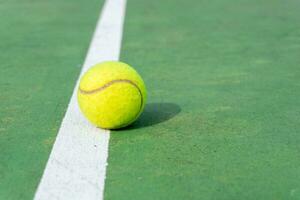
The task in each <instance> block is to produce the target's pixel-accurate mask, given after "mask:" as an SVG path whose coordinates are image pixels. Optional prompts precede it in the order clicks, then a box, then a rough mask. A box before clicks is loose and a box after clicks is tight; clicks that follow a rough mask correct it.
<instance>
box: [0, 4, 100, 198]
mask: <svg viewBox="0 0 300 200" xmlns="http://www.w3.org/2000/svg"><path fill="white" fill-rule="evenodd" d="M101 4H102V1H101V0H91V1H89V3H86V1H85V0H72V1H61V0H51V1H49V0H38V1H31V0H21V1H19V0H9V1H5V0H0V25H1V28H0V40H1V42H0V52H1V53H0V61H1V64H0V199H1V200H2V199H7V200H15V199H16V200H20V199H22V200H26V199H32V198H33V195H34V193H35V190H36V187H37V185H38V183H39V180H40V178H41V176H42V173H43V171H44V167H45V165H46V162H47V160H48V158H49V154H50V151H51V148H52V145H53V142H54V140H55V137H56V134H57V131H58V128H59V126H60V124H61V121H62V118H63V116H64V112H65V110H66V108H67V105H68V102H69V100H70V96H71V94H72V90H73V88H74V84H75V82H76V79H77V78H78V74H79V72H80V69H81V67H82V64H83V61H84V57H85V55H86V52H87V49H88V46H89V43H90V40H91V37H92V34H93V31H94V28H95V25H96V22H97V17H98V15H99V10H100V8H101V6H102V5H101Z"/></svg>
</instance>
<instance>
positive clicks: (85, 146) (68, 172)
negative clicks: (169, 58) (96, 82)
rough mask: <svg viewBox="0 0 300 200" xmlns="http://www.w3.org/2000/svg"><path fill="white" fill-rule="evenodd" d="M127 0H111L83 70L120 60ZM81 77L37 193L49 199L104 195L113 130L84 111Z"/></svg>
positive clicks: (93, 198)
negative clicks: (95, 122)
mask: <svg viewBox="0 0 300 200" xmlns="http://www.w3.org/2000/svg"><path fill="white" fill-rule="evenodd" d="M125 4H126V1H125V0H107V1H106V2H105V4H104V8H103V11H102V14H101V17H100V18H99V23H98V25H97V28H96V31H95V34H94V36H93V40H92V42H91V45H90V49H89V51H88V54H87V58H86V60H85V63H84V65H83V69H82V73H81V75H83V73H84V72H86V71H87V70H88V69H89V68H90V67H91V66H93V65H95V64H97V63H99V62H103V61H106V60H116V61H117V60H118V59H119V53H120V48H121V40H122V31H123V29H122V27H123V19H124V12H125ZM78 87H79V81H78V82H77V85H76V87H75V88H74V92H73V95H72V98H71V101H70V104H69V106H68V109H67V112H66V115H65V117H64V119H63V121H62V124H61V127H60V130H59V133H58V136H57V138H56V141H55V144H54V146H53V149H52V152H51V155H50V157H49V160H48V163H47V166H46V169H45V172H44V174H43V177H42V179H41V182H40V185H39V187H38V190H37V192H36V195H35V199H36V200H45V199H62V200H68V199H70V200H74V199H78V200H79V199H80V200H81V199H88V200H99V199H103V190H104V179H105V171H106V164H107V163H106V160H107V156H108V142H109V131H108V130H103V129H99V128H96V127H95V126H93V125H92V124H90V123H89V122H88V121H87V120H86V119H85V118H84V116H83V114H82V113H81V112H80V109H79V107H78V103H77V90H78Z"/></svg>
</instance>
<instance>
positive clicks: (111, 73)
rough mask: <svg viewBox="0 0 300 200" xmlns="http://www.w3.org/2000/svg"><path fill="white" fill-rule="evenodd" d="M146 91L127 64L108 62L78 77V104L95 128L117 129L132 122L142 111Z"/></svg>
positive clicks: (135, 73)
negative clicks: (79, 78)
mask: <svg viewBox="0 0 300 200" xmlns="http://www.w3.org/2000/svg"><path fill="white" fill-rule="evenodd" d="M146 95H147V94H146V88H145V84H144V81H143V80H142V78H141V77H140V75H139V74H138V73H137V72H136V71H135V70H134V69H133V68H132V67H130V66H129V65H127V64H125V63H122V62H117V61H108V62H103V63H99V64H96V65H95V66H93V67H91V68H90V69H89V70H88V71H87V72H86V73H85V74H84V75H83V77H82V78H81V80H80V84H79V88H78V93H77V97H78V103H79V107H80V109H81V111H82V113H83V114H84V115H85V117H86V118H87V119H88V120H89V121H90V122H91V123H92V124H94V125H96V126H98V127H101V128H105V129H118V128H123V127H126V126H128V125H130V124H131V123H132V122H134V121H135V120H136V119H137V118H138V117H139V115H140V114H141V112H142V111H143V109H144V106H145V103H146Z"/></svg>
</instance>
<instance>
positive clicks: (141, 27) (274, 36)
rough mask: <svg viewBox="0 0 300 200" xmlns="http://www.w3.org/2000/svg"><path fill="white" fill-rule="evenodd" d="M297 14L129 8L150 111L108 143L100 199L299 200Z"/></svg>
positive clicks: (130, 53) (208, 4)
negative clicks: (105, 174) (104, 180)
mask: <svg viewBox="0 0 300 200" xmlns="http://www.w3.org/2000/svg"><path fill="white" fill-rule="evenodd" d="M299 7H300V3H299V1H293V0H289V1H271V0H264V1H261V0H255V1H244V0H239V1H221V0H217V1H199V0H185V1H173V0H167V1H143V3H141V1H140V0H130V1H129V2H128V7H127V18H126V23H125V32H124V41H123V49H122V56H121V60H123V61H125V62H128V63H131V64H132V65H133V66H136V67H137V69H138V70H139V71H140V73H141V74H142V76H143V77H144V79H145V82H146V84H147V86H148V91H149V104H148V109H147V108H146V112H145V114H144V116H142V118H141V121H140V122H138V123H137V124H136V125H135V126H133V127H132V128H130V129H129V130H124V131H118V132H113V134H112V135H111V140H110V149H109V161H108V162H109V165H108V174H107V180H106V192H105V197H106V199H149V200H150V199H164V200H166V199H170V200H171V199H205V200H206V199H226V200H227V199H228V200H235V199H236V200H241V199H249V200H253V199H264V200H265V199H274V200H275V199H300V179H299V177H300V157H299V155H300V145H299V143H300V135H299V133H300V101H299V100H300V81H299V80H300V12H299ZM297 177H298V178H297Z"/></svg>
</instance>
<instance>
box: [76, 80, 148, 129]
mask: <svg viewBox="0 0 300 200" xmlns="http://www.w3.org/2000/svg"><path fill="white" fill-rule="evenodd" d="M115 83H128V84H130V85H132V86H134V87H135V88H136V89H137V90H138V92H139V94H140V97H141V105H140V108H139V112H138V113H137V115H136V117H135V118H134V119H133V120H132V121H135V120H136V118H137V117H138V116H139V115H140V113H141V110H142V109H143V104H144V98H143V94H142V91H141V90H140V88H139V86H138V85H137V84H136V83H134V82H133V81H131V80H128V79H115V80H112V81H110V82H108V83H105V84H104V85H103V86H101V87H99V88H96V89H93V90H89V91H87V90H83V89H81V88H80V86H79V92H80V93H82V94H85V95H89V94H95V93H97V92H101V91H102V90H104V89H106V88H108V87H109V86H111V85H113V84H115ZM131 123H132V122H129V123H127V124H122V125H120V126H119V127H116V129H117V128H121V127H124V126H127V125H128V124H131Z"/></svg>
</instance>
